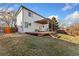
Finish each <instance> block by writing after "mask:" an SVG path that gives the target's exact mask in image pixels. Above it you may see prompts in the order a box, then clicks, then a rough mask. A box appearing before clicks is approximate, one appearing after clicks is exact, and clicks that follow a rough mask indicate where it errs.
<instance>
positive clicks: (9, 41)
mask: <svg viewBox="0 0 79 59" xmlns="http://www.w3.org/2000/svg"><path fill="white" fill-rule="evenodd" d="M0 55H13V56H15V55H17V56H18V55H19V56H21V55H22V56H35V55H37V56H64V55H65V56H69V55H79V45H78V44H74V43H71V42H67V41H64V40H60V39H53V38H51V37H47V36H44V37H37V36H32V35H28V36H21V37H6V38H2V39H0Z"/></svg>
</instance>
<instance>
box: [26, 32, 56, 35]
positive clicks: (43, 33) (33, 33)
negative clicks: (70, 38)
mask: <svg viewBox="0 0 79 59" xmlns="http://www.w3.org/2000/svg"><path fill="white" fill-rule="evenodd" d="M26 33H27V34H32V35H39V36H40V35H49V34H55V32H52V31H48V32H26Z"/></svg>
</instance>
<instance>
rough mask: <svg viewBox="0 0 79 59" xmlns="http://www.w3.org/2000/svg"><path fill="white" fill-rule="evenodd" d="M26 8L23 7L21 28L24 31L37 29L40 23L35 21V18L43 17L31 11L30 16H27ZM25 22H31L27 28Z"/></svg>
mask: <svg viewBox="0 0 79 59" xmlns="http://www.w3.org/2000/svg"><path fill="white" fill-rule="evenodd" d="M28 12H29V11H28V10H26V9H23V28H24V32H35V30H36V29H39V27H40V26H41V24H38V23H35V21H37V20H41V19H43V17H41V16H38V15H36V14H34V13H32V17H29V16H28ZM25 22H28V23H31V26H29V27H28V28H25Z"/></svg>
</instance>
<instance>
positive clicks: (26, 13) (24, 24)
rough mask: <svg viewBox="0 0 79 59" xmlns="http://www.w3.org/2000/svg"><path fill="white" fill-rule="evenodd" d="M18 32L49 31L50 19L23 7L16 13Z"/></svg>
mask: <svg viewBox="0 0 79 59" xmlns="http://www.w3.org/2000/svg"><path fill="white" fill-rule="evenodd" d="M16 25H17V28H18V32H20V33H25V32H39V31H41V32H44V31H45V32H46V31H48V30H49V19H48V18H45V17H43V16H41V15H39V14H37V13H36V12H34V11H32V10H30V9H28V8H26V7H24V6H21V7H20V8H19V10H18V11H17V12H16Z"/></svg>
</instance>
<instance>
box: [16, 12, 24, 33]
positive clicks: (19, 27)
mask: <svg viewBox="0 0 79 59" xmlns="http://www.w3.org/2000/svg"><path fill="white" fill-rule="evenodd" d="M16 19H17V20H16V25H17V27H18V32H22V21H23V20H22V10H21V11H20V12H19V13H18V15H17V17H16Z"/></svg>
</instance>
